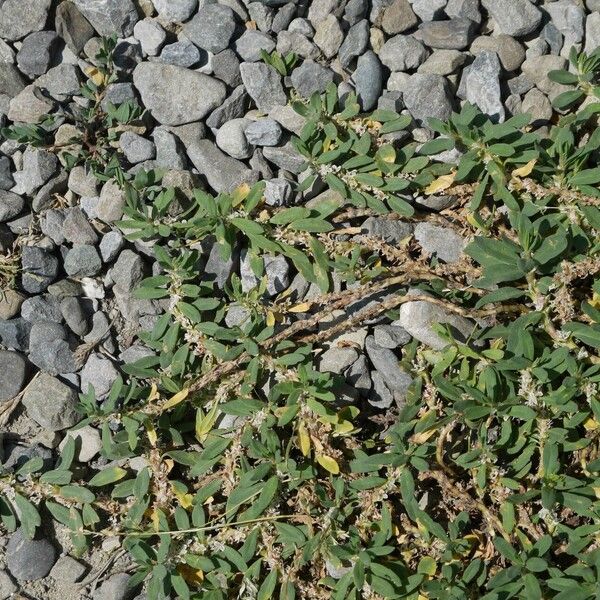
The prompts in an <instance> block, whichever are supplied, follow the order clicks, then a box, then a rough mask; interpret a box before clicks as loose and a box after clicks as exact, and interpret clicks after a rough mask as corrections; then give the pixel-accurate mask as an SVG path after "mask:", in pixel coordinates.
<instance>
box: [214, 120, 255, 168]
mask: <svg viewBox="0 0 600 600" xmlns="http://www.w3.org/2000/svg"><path fill="white" fill-rule="evenodd" d="M250 123H251V121H250V120H249V119H243V118H242V119H232V120H231V121H227V122H226V123H224V124H223V125H222V126H221V128H220V129H219V130H218V131H217V135H216V136H215V141H216V143H217V146H219V148H220V149H221V150H223V152H226V153H227V154H229V156H233V158H239V159H244V158H250V156H252V151H253V150H254V148H253V147H252V145H251V144H249V143H248V140H247V139H246V134H245V133H244V130H245V129H246V127H247V126H248V125H249V124H250Z"/></svg>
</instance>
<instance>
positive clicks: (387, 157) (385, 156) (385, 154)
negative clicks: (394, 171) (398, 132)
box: [377, 144, 396, 163]
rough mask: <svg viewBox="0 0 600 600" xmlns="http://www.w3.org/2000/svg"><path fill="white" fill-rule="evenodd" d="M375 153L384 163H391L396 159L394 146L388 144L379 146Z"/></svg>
mask: <svg viewBox="0 0 600 600" xmlns="http://www.w3.org/2000/svg"><path fill="white" fill-rule="evenodd" d="M377 154H378V155H379V157H380V158H381V160H382V161H383V162H385V163H393V162H394V161H395V160H396V151H395V150H394V147H393V146H391V145H390V144H386V145H385V146H381V148H379V150H378V151H377Z"/></svg>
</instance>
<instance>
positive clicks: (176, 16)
mask: <svg viewBox="0 0 600 600" xmlns="http://www.w3.org/2000/svg"><path fill="white" fill-rule="evenodd" d="M152 4H154V8H156V11H157V12H158V14H159V15H160V17H161V18H163V19H165V20H166V21H174V22H178V23H183V22H184V21H187V20H188V19H189V18H190V17H191V16H192V15H193V14H194V11H195V10H196V7H197V6H198V0H153V1H152Z"/></svg>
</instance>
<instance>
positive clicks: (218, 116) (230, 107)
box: [206, 85, 250, 129]
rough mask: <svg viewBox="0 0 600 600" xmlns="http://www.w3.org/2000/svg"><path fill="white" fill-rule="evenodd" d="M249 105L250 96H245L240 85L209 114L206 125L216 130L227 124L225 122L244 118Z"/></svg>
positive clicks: (244, 91)
mask: <svg viewBox="0 0 600 600" xmlns="http://www.w3.org/2000/svg"><path fill="white" fill-rule="evenodd" d="M249 105H250V96H249V95H248V94H247V92H246V90H245V89H244V86H243V85H240V86H238V87H236V88H235V89H234V90H233V92H231V94H230V95H229V96H228V98H227V99H226V100H225V101H224V102H223V104H221V106H219V107H218V108H217V109H215V110H214V111H213V112H212V113H211V114H210V116H209V117H208V119H206V124H207V125H208V126H209V127H211V128H213V129H218V128H219V127H221V126H222V125H224V124H225V123H227V121H231V120H232V119H238V118H240V117H242V116H244V114H245V113H246V110H247V109H248V106H249Z"/></svg>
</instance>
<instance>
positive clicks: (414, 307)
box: [398, 292, 474, 350]
mask: <svg viewBox="0 0 600 600" xmlns="http://www.w3.org/2000/svg"><path fill="white" fill-rule="evenodd" d="M416 293H419V294H422V292H416ZM398 322H399V324H400V325H401V326H402V327H404V329H406V331H408V333H410V335H412V337H414V338H415V339H417V340H419V341H420V342H422V343H423V344H426V345H427V346H430V347H431V348H433V349H434V350H441V349H443V348H444V347H445V346H446V345H447V342H446V341H444V340H443V339H442V338H441V337H440V336H439V335H438V334H437V333H436V332H435V331H433V329H432V326H433V325H436V324H447V325H449V326H450V329H451V330H452V332H453V334H454V335H455V336H456V338H457V339H458V340H459V341H461V342H465V341H466V340H467V338H468V337H469V335H471V333H472V331H473V328H474V326H473V323H471V321H469V320H468V319H465V318H464V317H461V316H460V315H456V314H453V313H450V312H447V311H446V310H444V309H443V308H442V307H441V306H437V305H436V304H431V302H427V301H426V300H417V301H414V302H406V303H405V304H403V305H402V306H401V307H400V318H399V320H398Z"/></svg>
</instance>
